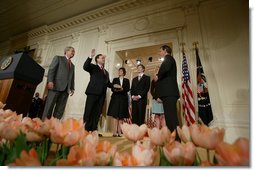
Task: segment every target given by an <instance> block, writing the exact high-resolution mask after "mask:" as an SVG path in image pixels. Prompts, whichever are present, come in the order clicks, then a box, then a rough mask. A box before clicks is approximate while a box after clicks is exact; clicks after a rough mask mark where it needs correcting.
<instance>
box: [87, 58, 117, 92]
mask: <svg viewBox="0 0 254 171" xmlns="http://www.w3.org/2000/svg"><path fill="white" fill-rule="evenodd" d="M91 62H92V59H91V58H89V57H88V58H87V60H86V61H85V63H84V66H83V69H84V70H85V71H87V72H89V73H90V81H89V83H88V86H87V89H86V94H87V95H103V96H105V95H106V90H107V87H109V88H112V84H111V83H110V80H109V74H108V71H106V70H105V74H104V72H103V70H101V68H100V67H99V65H95V64H92V63H91Z"/></svg>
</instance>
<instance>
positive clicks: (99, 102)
mask: <svg viewBox="0 0 254 171" xmlns="http://www.w3.org/2000/svg"><path fill="white" fill-rule="evenodd" d="M104 101H105V96H98V95H87V98H86V104H85V112H84V116H83V121H84V123H85V130H87V131H94V130H97V126H98V122H99V118H100V115H101V114H102V108H103V104H104Z"/></svg>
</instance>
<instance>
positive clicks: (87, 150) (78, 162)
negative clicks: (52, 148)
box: [56, 142, 96, 166]
mask: <svg viewBox="0 0 254 171" xmlns="http://www.w3.org/2000/svg"><path fill="white" fill-rule="evenodd" d="M95 159H96V149H95V146H94V145H93V144H91V143H89V142H84V143H83V144H82V146H78V145H74V146H72V147H71V148H70V152H69V154H68V156H67V159H61V160H58V161H57V162H56V165H57V166H94V165H95V161H96V160H95Z"/></svg>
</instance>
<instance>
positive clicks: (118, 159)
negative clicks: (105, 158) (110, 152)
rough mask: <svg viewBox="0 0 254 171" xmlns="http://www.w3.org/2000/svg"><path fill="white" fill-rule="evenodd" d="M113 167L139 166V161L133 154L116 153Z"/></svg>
mask: <svg viewBox="0 0 254 171" xmlns="http://www.w3.org/2000/svg"><path fill="white" fill-rule="evenodd" d="M113 166H137V161H136V159H135V158H134V157H133V156H132V155H131V154H129V153H127V152H124V153H118V152H116V154H115V156H114V159H113Z"/></svg>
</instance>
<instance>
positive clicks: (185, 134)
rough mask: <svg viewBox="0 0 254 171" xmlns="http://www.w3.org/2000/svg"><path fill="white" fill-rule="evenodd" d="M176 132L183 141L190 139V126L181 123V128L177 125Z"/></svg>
mask: <svg viewBox="0 0 254 171" xmlns="http://www.w3.org/2000/svg"><path fill="white" fill-rule="evenodd" d="M177 132H178V135H179V137H180V138H181V140H182V141H183V142H185V143H186V142H189V141H191V134H190V128H189V127H188V126H186V125H183V126H182V128H180V127H179V126H177Z"/></svg>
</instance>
